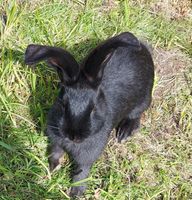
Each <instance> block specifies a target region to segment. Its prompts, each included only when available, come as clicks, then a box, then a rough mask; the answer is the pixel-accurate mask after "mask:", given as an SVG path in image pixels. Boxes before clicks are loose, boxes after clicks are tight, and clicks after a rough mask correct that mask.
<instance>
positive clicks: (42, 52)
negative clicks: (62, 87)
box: [25, 44, 79, 84]
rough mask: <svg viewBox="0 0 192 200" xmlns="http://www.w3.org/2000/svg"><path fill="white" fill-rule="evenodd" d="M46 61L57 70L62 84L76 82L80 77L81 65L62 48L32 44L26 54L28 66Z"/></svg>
mask: <svg viewBox="0 0 192 200" xmlns="http://www.w3.org/2000/svg"><path fill="white" fill-rule="evenodd" d="M44 60H45V61H46V62H47V63H48V65H49V66H51V67H53V68H55V69H56V70H57V72H58V75H59V77H60V79H61V82H63V83H65V84H67V83H72V82H74V81H75V80H76V79H77V78H78V75H79V65H78V63H77V62H76V60H75V59H74V58H73V56H72V55H71V54H70V53H68V52H67V51H65V50H64V49H62V48H56V47H50V46H43V45H35V44H30V45H29V46H28V47H27V49H26V52H25V63H26V64H28V65H31V64H35V63H38V62H40V61H44Z"/></svg>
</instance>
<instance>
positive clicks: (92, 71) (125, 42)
mask: <svg viewBox="0 0 192 200" xmlns="http://www.w3.org/2000/svg"><path fill="white" fill-rule="evenodd" d="M118 47H128V48H129V47H130V48H134V49H135V50H136V51H139V50H140V49H141V45H140V42H139V40H138V39H137V38H136V37H135V36H134V35H133V34H132V33H129V32H124V33H121V34H119V35H117V36H115V37H112V38H110V39H108V40H106V41H104V42H103V43H102V44H101V45H99V46H97V47H96V48H95V49H93V50H92V51H91V52H90V54H89V55H88V56H87V58H86V59H85V60H84V62H83V64H82V71H83V73H84V75H85V76H86V77H87V79H88V81H90V82H91V83H93V84H94V83H95V84H97V83H98V81H99V80H101V78H102V74H103V70H104V67H105V65H106V64H107V62H108V61H109V60H110V58H111V56H112V54H113V52H114V51H115V49H117V48H118Z"/></svg>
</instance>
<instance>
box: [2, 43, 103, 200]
mask: <svg viewBox="0 0 192 200" xmlns="http://www.w3.org/2000/svg"><path fill="white" fill-rule="evenodd" d="M98 43H99V41H98V40H95V39H89V40H86V41H83V42H81V43H78V44H75V45H74V46H72V47H71V48H69V49H66V50H67V51H69V52H70V53H71V54H72V55H75V56H74V57H75V58H77V60H78V61H80V60H82V59H83V58H84V57H85V56H86V55H87V53H88V52H89V51H90V50H91V49H92V48H94V47H95V46H96V45H97V44H98ZM55 46H60V47H62V46H63V45H62V43H60V42H58V43H56V44H55ZM10 55H11V59H12V60H13V62H20V63H21V65H22V66H23V68H24V69H25V68H26V65H25V64H24V53H23V52H21V51H17V50H12V49H4V55H3V58H4V59H8V58H9V59H10ZM33 73H34V74H35V76H36V78H34V79H33V80H32V82H33V81H34V83H35V84H33V83H30V85H31V88H30V89H31V96H30V98H29V102H28V105H29V109H30V114H31V116H32V119H33V123H34V124H36V130H35V133H38V134H36V135H37V136H35V138H36V137H37V138H41V137H42V133H43V132H44V130H45V125H46V115H47V113H48V110H49V109H50V107H51V105H52V104H53V102H54V100H55V98H56V97H57V94H58V90H59V88H58V81H59V79H58V76H57V74H56V73H55V72H53V70H50V68H48V67H47V66H45V64H38V65H37V66H36V68H35V69H34V70H33ZM4 115H5V116H2V117H4V118H6V117H7V116H6V115H7V114H6V113H4ZM0 125H1V127H0V128H1V134H0V141H1V144H0V151H1V154H0V191H1V194H0V198H5V199H6V198H12V199H15V198H19V199H34V200H35V199H43V198H54V199H61V198H63V195H62V193H61V192H59V190H54V191H51V192H48V191H47V190H48V186H47V185H50V181H49V180H48V179H47V178H46V170H45V167H43V165H42V164H40V162H41V161H38V158H39V157H40V155H36V152H34V150H33V147H34V146H35V145H36V144H35V141H36V139H34V132H33V131H32V129H31V128H30V127H29V126H26V125H25V124H24V125H22V123H21V124H20V125H19V127H17V128H16V127H14V126H13V123H12V122H11V120H9V119H7V120H6V121H2V124H0ZM32 134H33V136H31V135H32ZM31 138H33V139H31ZM42 140H43V139H42ZM38 152H41V150H39V151H38ZM45 157H46V156H45ZM45 160H46V158H45ZM42 162H43V161H42ZM63 170H65V169H63ZM63 170H62V171H63ZM65 171H67V170H65ZM43 175H44V176H43ZM40 177H42V178H43V177H45V181H43V180H42V183H39V182H38V181H39V179H40ZM56 178H57V174H56ZM56 178H55V180H56ZM67 178H69V177H67ZM46 179H47V180H46ZM51 181H52V180H51ZM47 182H48V183H47Z"/></svg>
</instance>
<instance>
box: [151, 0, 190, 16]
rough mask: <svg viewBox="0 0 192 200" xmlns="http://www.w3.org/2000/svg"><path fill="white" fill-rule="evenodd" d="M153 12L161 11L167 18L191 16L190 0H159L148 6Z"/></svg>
mask: <svg viewBox="0 0 192 200" xmlns="http://www.w3.org/2000/svg"><path fill="white" fill-rule="evenodd" d="M150 8H151V10H152V12H153V13H163V15H164V16H166V18H168V19H183V18H186V17H192V1H191V0H182V1H181V0H160V1H156V2H155V3H152V4H151V6H150Z"/></svg>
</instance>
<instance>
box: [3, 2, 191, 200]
mask: <svg viewBox="0 0 192 200" xmlns="http://www.w3.org/2000/svg"><path fill="white" fill-rule="evenodd" d="M191 4H192V3H191V1H190V0H183V1H179V0H170V1H167V0H161V1H157V0H135V1H134V0H130V1H129V0H124V1H123V0H122V1H117V0H102V1H101V0H98V1H91V0H87V1H83V0H51V1H48V0H41V1H40V0H33V1H22V0H0V16H1V18H0V199H2V200H49V199H54V200H55V199H57V200H61V199H69V197H68V189H69V187H70V186H71V181H70V176H69V171H70V163H69V161H68V157H67V155H65V157H64V159H63V162H62V167H61V169H60V170H59V171H56V172H54V173H53V174H50V172H49V169H48V161H47V155H46V146H47V139H46V137H45V136H44V130H45V125H46V115H47V112H48V110H49V108H50V107H51V105H52V104H53V102H54V99H55V98H56V97H57V94H58V89H57V88H58V87H57V86H58V77H57V75H56V73H55V72H54V71H53V70H51V69H50V68H48V67H46V66H45V64H43V63H41V64H38V65H37V67H36V68H35V69H32V68H29V67H27V66H26V65H25V64H24V59H23V58H24V52H25V48H26V47H27V45H28V44H30V43H37V44H44V45H52V46H59V47H63V48H65V49H67V50H68V51H70V52H71V53H72V54H73V55H74V56H75V58H76V59H77V60H78V61H81V60H82V59H83V57H84V56H85V55H86V54H87V53H88V52H89V51H90V50H91V49H92V48H94V47H95V46H96V45H97V44H98V43H99V42H100V41H102V40H104V39H106V38H108V37H111V36H114V35H116V34H118V33H120V32H123V31H130V32H132V33H134V34H135V35H136V36H137V37H138V38H140V39H141V40H142V41H144V42H145V43H146V42H147V43H148V44H150V45H151V47H152V51H153V59H154V63H155V72H156V77H155V84H154V90H153V102H152V104H151V107H150V108H149V109H148V111H147V112H145V113H144V115H143V117H142V125H141V129H140V130H139V132H138V133H136V134H135V135H134V136H133V137H130V138H129V140H128V141H127V142H126V143H123V144H118V143H117V142H116V140H115V137H114V135H115V133H114V132H113V133H112V134H111V138H110V140H109V143H108V145H107V147H106V149H105V151H104V153H103V155H102V156H101V157H100V158H99V160H98V161H97V162H96V163H95V165H94V167H93V168H92V170H91V174H90V178H89V179H88V184H89V187H88V190H87V192H86V194H85V196H84V197H82V198H81V199H90V200H94V199H96V200H104V199H105V200H145V199H146V200H152V199H155V200H156V199H157V200H161V199H163V200H164V199H165V200H168V199H177V200H189V199H192V5H191Z"/></svg>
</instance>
